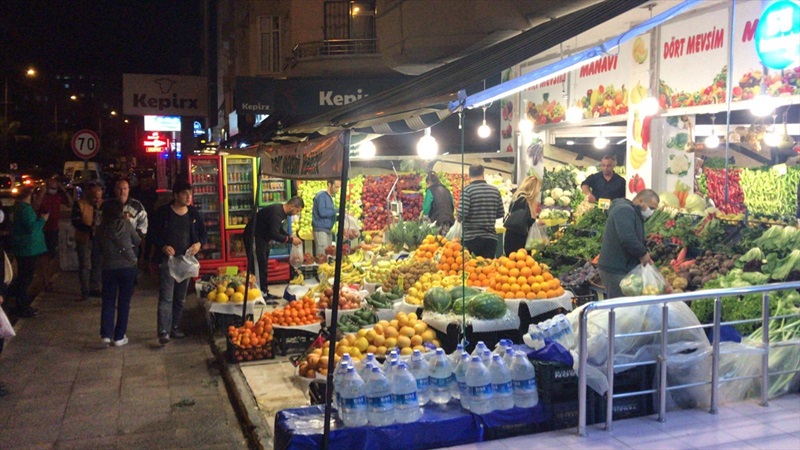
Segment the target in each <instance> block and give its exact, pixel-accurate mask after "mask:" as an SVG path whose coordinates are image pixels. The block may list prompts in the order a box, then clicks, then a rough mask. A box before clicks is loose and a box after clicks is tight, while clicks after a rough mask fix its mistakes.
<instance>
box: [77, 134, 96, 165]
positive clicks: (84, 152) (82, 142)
mask: <svg viewBox="0 0 800 450" xmlns="http://www.w3.org/2000/svg"><path fill="white" fill-rule="evenodd" d="M72 151H73V152H75V155H76V156H77V157H78V158H82V159H89V158H92V157H93V156H94V155H96V154H97V152H98V151H100V138H99V137H98V136H97V133H95V132H94V131H92V130H80V131H78V132H77V133H75V134H74V135H73V136H72Z"/></svg>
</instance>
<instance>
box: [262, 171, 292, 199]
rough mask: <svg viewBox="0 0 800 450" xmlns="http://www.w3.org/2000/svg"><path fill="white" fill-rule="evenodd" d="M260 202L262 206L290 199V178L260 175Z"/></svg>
mask: <svg viewBox="0 0 800 450" xmlns="http://www.w3.org/2000/svg"><path fill="white" fill-rule="evenodd" d="M259 178H260V183H259V192H260V194H261V195H260V197H259V204H260V205H261V206H267V205H271V204H273V203H286V202H287V201H288V200H289V180H284V179H282V178H272V177H270V176H269V175H264V174H261V175H260V177H259Z"/></svg>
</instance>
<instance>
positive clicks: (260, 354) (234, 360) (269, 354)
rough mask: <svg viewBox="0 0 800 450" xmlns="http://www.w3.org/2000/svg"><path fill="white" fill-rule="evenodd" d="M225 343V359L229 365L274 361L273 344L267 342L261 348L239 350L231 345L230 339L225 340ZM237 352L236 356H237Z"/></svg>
mask: <svg viewBox="0 0 800 450" xmlns="http://www.w3.org/2000/svg"><path fill="white" fill-rule="evenodd" d="M225 342H226V343H227V345H226V349H225V357H226V359H227V360H228V363H229V364H239V363H240V362H249V361H261V360H265V359H275V351H274V348H273V342H274V341H269V342H267V343H266V344H264V345H263V346H260V347H252V348H241V347H237V346H235V345H233V342H231V338H225ZM237 352H238V354H237Z"/></svg>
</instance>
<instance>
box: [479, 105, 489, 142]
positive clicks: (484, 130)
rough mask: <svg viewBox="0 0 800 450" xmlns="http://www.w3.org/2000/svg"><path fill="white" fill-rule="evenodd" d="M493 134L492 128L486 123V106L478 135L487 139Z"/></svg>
mask: <svg viewBox="0 0 800 450" xmlns="http://www.w3.org/2000/svg"><path fill="white" fill-rule="evenodd" d="M491 134H492V129H491V128H489V125H486V106H484V107H483V123H482V124H481V126H479V127H478V137H479V138H481V139H486V138H488V137H489V136H491Z"/></svg>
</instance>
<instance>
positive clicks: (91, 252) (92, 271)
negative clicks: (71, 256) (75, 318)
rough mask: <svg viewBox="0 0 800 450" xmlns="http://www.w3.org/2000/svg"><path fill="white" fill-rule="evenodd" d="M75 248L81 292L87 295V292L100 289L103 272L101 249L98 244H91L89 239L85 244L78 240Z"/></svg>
mask: <svg viewBox="0 0 800 450" xmlns="http://www.w3.org/2000/svg"><path fill="white" fill-rule="evenodd" d="M75 248H76V250H77V251H78V277H79V279H80V282H81V294H83V295H88V294H89V292H91V291H96V290H98V289H100V283H101V282H102V274H103V271H102V267H101V263H102V260H103V254H102V250H101V248H100V246H99V245H92V242H91V241H89V242H87V243H85V244H83V243H80V242H78V243H76V246H75Z"/></svg>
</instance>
